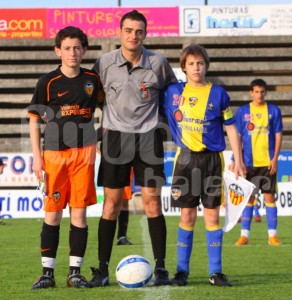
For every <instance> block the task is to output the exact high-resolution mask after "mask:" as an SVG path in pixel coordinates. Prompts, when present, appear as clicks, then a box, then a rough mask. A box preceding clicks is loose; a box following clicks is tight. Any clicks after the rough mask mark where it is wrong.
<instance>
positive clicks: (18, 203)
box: [0, 188, 103, 219]
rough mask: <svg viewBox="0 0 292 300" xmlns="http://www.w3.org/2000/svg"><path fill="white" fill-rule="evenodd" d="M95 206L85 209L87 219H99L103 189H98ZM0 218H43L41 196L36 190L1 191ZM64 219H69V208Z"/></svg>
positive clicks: (65, 211)
mask: <svg viewBox="0 0 292 300" xmlns="http://www.w3.org/2000/svg"><path fill="white" fill-rule="evenodd" d="M96 193H97V204H95V205H91V206H89V207H88V208H87V216H88V217H99V216H101V212H102V205H103V189H102V188H98V189H97V190H96ZM0 194H1V195H0V207H1V218H5V219H11V218H44V216H45V212H44V210H43V199H42V194H41V192H40V191H38V190H1V191H0ZM63 216H64V217H69V208H68V207H67V208H66V209H65V210H64V214H63Z"/></svg>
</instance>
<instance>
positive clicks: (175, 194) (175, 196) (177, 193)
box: [171, 188, 181, 200]
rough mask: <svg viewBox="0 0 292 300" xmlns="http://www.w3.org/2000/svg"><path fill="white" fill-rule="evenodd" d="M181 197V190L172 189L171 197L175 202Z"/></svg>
mask: <svg viewBox="0 0 292 300" xmlns="http://www.w3.org/2000/svg"><path fill="white" fill-rule="evenodd" d="M180 196H181V190H180V189H177V188H173V189H171V197H172V198H173V199H174V200H177V199H178V198H179V197H180Z"/></svg>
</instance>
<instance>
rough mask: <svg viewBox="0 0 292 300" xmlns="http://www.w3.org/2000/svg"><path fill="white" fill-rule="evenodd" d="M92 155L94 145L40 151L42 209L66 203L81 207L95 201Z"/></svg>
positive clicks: (46, 209)
mask: <svg viewBox="0 0 292 300" xmlns="http://www.w3.org/2000/svg"><path fill="white" fill-rule="evenodd" d="M95 155H96V149H95V145H90V146H86V147H83V148H75V149H66V150H61V151H51V150H45V151H44V165H45V173H46V191H47V196H45V197H44V210H45V211H48V212H54V211H59V210H61V209H64V208H66V206H67V204H69V206H70V207H72V208H85V207H87V206H89V205H92V204H95V203H96V189H95V184H94V164H95Z"/></svg>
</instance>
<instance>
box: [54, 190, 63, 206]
mask: <svg viewBox="0 0 292 300" xmlns="http://www.w3.org/2000/svg"><path fill="white" fill-rule="evenodd" d="M52 198H53V200H54V202H55V203H56V204H59V203H60V199H61V194H60V192H55V193H53V195H52Z"/></svg>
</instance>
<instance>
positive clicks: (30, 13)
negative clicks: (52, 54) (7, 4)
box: [0, 9, 47, 39]
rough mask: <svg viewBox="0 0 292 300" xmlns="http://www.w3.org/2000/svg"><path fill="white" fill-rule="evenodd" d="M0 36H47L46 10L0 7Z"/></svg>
mask: <svg viewBox="0 0 292 300" xmlns="http://www.w3.org/2000/svg"><path fill="white" fill-rule="evenodd" d="M0 38H17V39H19V38H47V10H46V9H1V10H0Z"/></svg>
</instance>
